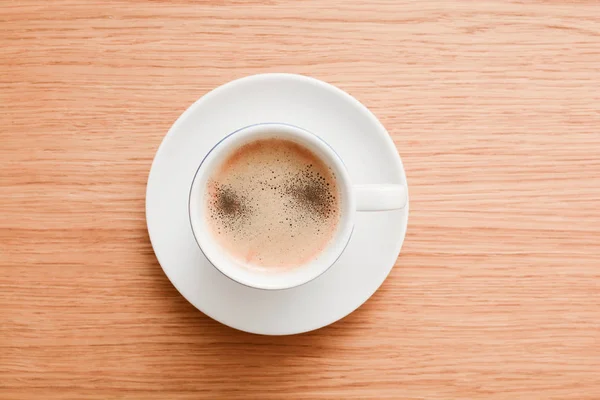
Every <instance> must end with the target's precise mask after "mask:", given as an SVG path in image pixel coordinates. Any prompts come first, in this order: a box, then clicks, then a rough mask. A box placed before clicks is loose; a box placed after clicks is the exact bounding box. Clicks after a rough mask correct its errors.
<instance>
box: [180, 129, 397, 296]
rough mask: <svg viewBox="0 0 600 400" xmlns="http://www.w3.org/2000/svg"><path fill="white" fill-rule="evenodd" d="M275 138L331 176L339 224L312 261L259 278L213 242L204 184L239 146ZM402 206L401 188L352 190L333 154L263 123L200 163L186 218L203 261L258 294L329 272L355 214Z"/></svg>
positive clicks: (309, 137)
mask: <svg viewBox="0 0 600 400" xmlns="http://www.w3.org/2000/svg"><path fill="white" fill-rule="evenodd" d="M267 138H278V139H285V140H290V141H293V142H296V143H298V144H301V145H303V146H304V147H306V148H308V149H310V150H311V151H312V152H313V153H314V154H315V155H317V156H318V157H319V158H321V160H322V161H323V162H325V164H327V165H328V166H329V167H330V168H331V169H332V171H333V173H334V174H335V177H336V180H337V184H338V187H339V190H340V221H339V224H338V226H337V231H336V233H335V234H334V236H333V238H332V239H331V241H330V243H329V245H328V246H327V247H326V248H325V249H324V250H323V251H322V252H321V253H320V254H319V255H318V256H317V258H315V259H314V260H312V261H310V262H308V263H307V264H305V265H302V266H300V267H297V268H293V269H287V270H282V271H277V272H262V271H260V270H257V269H256V268H252V267H249V266H247V265H244V262H243V261H241V260H238V259H236V258H234V257H233V256H231V255H229V254H228V253H227V252H226V251H225V250H224V249H223V248H222V247H221V246H220V245H219V244H218V243H217V241H216V240H215V238H214V237H213V234H212V233H211V231H210V229H209V228H208V224H207V222H206V221H207V220H206V215H205V207H204V205H205V202H206V196H207V186H208V185H207V183H208V179H209V178H210V177H211V176H212V173H213V172H214V170H215V169H216V168H218V167H219V166H220V165H221V163H222V162H223V161H224V160H225V158H227V157H228V156H229V155H230V154H232V153H233V152H234V151H235V150H236V149H238V148H240V147H241V146H243V145H245V144H247V143H250V142H254V141H256V140H259V139H267ZM406 201H407V191H406V187H404V186H402V185H391V184H390V185H353V184H352V181H351V179H350V176H349V174H348V171H347V170H346V167H345V166H344V163H343V162H342V160H341V158H340V157H339V156H338V155H337V153H336V152H335V151H334V150H333V149H332V148H331V147H330V146H329V145H328V144H327V143H326V142H325V141H323V139H321V138H320V137H319V136H317V135H315V134H313V133H311V132H309V131H307V130H304V129H302V128H299V127H296V126H292V125H288V124H283V123H262V124H256V125H250V126H247V127H244V128H241V129H239V130H237V131H235V132H233V133H231V134H229V135H228V136H226V137H225V138H223V139H222V140H221V141H220V142H218V143H217V144H216V145H215V146H214V147H213V148H212V149H211V150H210V151H209V153H208V154H207V155H206V157H205V158H204V160H203V161H202V162H201V164H200V166H199V167H198V170H197V171H196V175H195V176H194V180H193V182H192V186H191V188H190V197H189V203H188V205H189V214H190V222H191V225H192V231H193V233H194V237H195V238H196V242H197V243H198V245H199V246H200V249H201V250H202V252H203V253H204V255H205V256H206V258H207V259H208V260H209V261H210V262H211V263H212V264H213V265H214V266H215V268H217V269H218V270H219V271H220V272H222V273H223V274H224V275H225V276H227V277H229V278H231V279H233V280H234V281H237V282H239V283H241V284H243V285H246V286H250V287H254V288H258V289H271V290H275V289H289V288H292V287H295V286H299V285H302V284H304V283H307V282H309V281H311V280H313V279H315V278H316V277H318V276H319V275H321V274H322V273H324V272H325V271H327V269H329V267H331V266H332V265H333V264H334V263H335V261H336V260H337V259H338V258H339V257H340V256H341V255H342V253H343V252H344V249H345V248H346V245H347V244H348V242H349V241H350V236H351V235H352V230H353V228H354V220H355V216H356V212H357V211H385V210H394V209H400V208H403V207H404V206H405V205H406Z"/></svg>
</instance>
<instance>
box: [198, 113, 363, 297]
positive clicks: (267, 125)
mask: <svg viewBox="0 0 600 400" xmlns="http://www.w3.org/2000/svg"><path fill="white" fill-rule="evenodd" d="M277 128H280V129H282V131H283V132H285V133H286V135H284V138H285V136H288V137H289V136H296V137H302V138H304V139H306V138H309V140H310V141H312V143H313V144H315V145H316V146H317V147H319V149H320V150H322V152H323V153H325V154H326V155H327V159H325V157H324V156H323V155H322V154H318V155H317V156H318V157H319V158H321V159H323V160H324V161H325V162H326V163H327V164H328V165H330V166H332V165H333V166H334V167H335V173H336V179H338V181H339V182H341V183H342V185H341V186H342V188H344V189H345V190H344V193H343V197H344V200H343V202H344V206H342V210H341V216H340V223H339V225H338V232H336V234H335V236H334V238H332V239H331V240H332V241H331V242H330V243H329V244H328V245H327V248H334V247H335V248H336V250H335V251H334V252H332V253H331V255H330V256H329V257H328V259H327V260H326V261H327V262H322V265H321V266H320V268H313V269H314V271H315V272H314V273H312V274H309V275H307V276H308V278H305V279H296V280H295V281H293V282H292V283H290V284H264V283H261V282H259V280H258V279H256V280H255V281H252V280H251V279H247V278H242V277H240V275H239V274H238V275H237V276H236V275H235V274H234V273H232V270H234V269H238V270H239V269H241V268H244V267H242V266H234V267H232V268H230V267H229V266H227V267H225V268H224V266H223V265H221V262H220V261H216V260H215V258H216V257H215V254H214V252H215V251H217V249H215V247H218V245H215V244H213V245H212V248H211V247H209V246H210V245H208V246H207V243H204V244H205V246H206V247H203V240H202V238H203V237H207V236H210V234H209V233H207V234H202V235H201V234H199V231H200V230H202V229H204V230H205V231H207V229H206V228H205V227H204V226H202V225H203V224H204V222H203V221H202V220H201V218H199V217H198V213H199V211H193V210H194V209H195V210H198V209H199V207H195V208H192V202H193V198H194V197H198V196H195V195H194V194H195V193H196V192H197V191H198V190H200V191H201V192H200V193H202V194H204V191H203V190H202V188H200V189H197V186H198V185H199V182H200V181H201V179H199V178H200V172H201V170H202V168H203V166H206V163H207V162H208V161H210V162H212V163H218V160H216V161H215V160H211V157H215V151H216V150H217V148H218V147H219V145H221V144H222V143H223V142H224V141H226V140H228V139H231V138H232V137H233V136H234V135H239V134H241V133H244V136H239V137H238V138H236V139H238V140H236V141H235V142H233V143H232V144H230V145H228V148H229V149H232V148H233V149H235V148H236V147H237V146H239V145H241V144H240V142H241V141H242V140H243V138H247V137H248V136H252V135H253V134H255V135H260V134H261V133H263V132H267V131H268V130H274V129H277ZM236 145H237V146H236ZM220 153H221V154H217V156H218V155H222V154H223V153H227V148H225V149H224V150H222V151H221V152H220ZM207 172H210V170H209V171H207ZM204 175H207V174H204ZM194 189H197V190H196V191H195V190H194ZM340 192H342V190H340ZM203 199H204V196H200V197H199V198H197V199H196V200H200V201H201V200H203ZM198 203H199V202H198V201H195V202H194V204H196V205H197V204H198ZM355 210H356V204H355V198H354V193H353V190H352V182H351V180H350V176H349V173H348V171H347V169H346V166H345V165H344V162H343V160H342V158H341V157H340V156H339V155H338V154H337V153H336V151H335V150H334V149H333V148H332V147H331V146H330V145H329V143H327V142H326V141H324V140H323V139H322V138H321V137H320V136H318V135H317V134H315V133H313V132H311V131H309V130H307V129H305V128H302V127H299V126H296V125H292V124H288V123H282V122H261V123H256V124H251V125H247V126H244V127H242V128H239V129H236V130H235V131H233V132H231V133H229V134H227V135H225V136H224V137H223V138H222V139H221V140H219V141H218V142H217V143H216V144H215V145H214V146H213V147H212V148H211V149H210V150H209V151H208V152H207V153H206V154H205V156H204V157H203V159H202V161H201V162H200V164H199V165H198V168H197V169H196V172H195V173H194V176H193V179H192V182H191V184H190V189H189V195H188V218H189V221H190V227H191V230H192V235H193V237H194V240H195V242H196V244H197V245H198V248H199V249H200V251H201V252H202V254H204V256H205V257H206V259H207V260H208V261H209V262H210V264H211V265H212V266H213V267H214V268H215V269H216V270H217V271H219V272H220V273H221V274H223V275H224V276H226V277H227V278H228V279H231V280H232V281H234V282H237V283H239V284H242V285H244V286H247V287H250V288H254V289H260V290H285V289H291V288H295V287H298V286H302V285H305V284H307V283H309V282H311V281H313V280H315V279H316V278H318V277H319V276H321V275H322V274H324V273H325V272H326V271H327V270H329V269H330V268H331V267H332V266H333V265H334V264H335V263H336V262H337V260H338V259H339V258H340V257H341V255H342V254H343V252H344V250H345V249H346V247H347V246H348V243H349V242H350V238H351V236H352V234H353V232H354V222H355V221H354V220H355ZM197 217H198V218H197ZM207 250H208V251H207ZM213 250H214V251H213ZM321 254H323V252H322V253H321ZM313 261H314V260H313ZM232 263H233V262H232ZM304 267H305V266H301V267H299V268H304ZM299 268H294V270H296V269H299ZM274 274H278V273H274ZM257 276H258V273H257ZM264 276H266V274H263V277H264ZM272 276H273V275H272Z"/></svg>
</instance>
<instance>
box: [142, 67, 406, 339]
mask: <svg viewBox="0 0 600 400" xmlns="http://www.w3.org/2000/svg"><path fill="white" fill-rule="evenodd" d="M279 78H283V79H293V80H298V81H300V82H302V83H305V84H310V85H316V86H320V87H321V88H323V89H325V90H328V91H331V92H333V93H334V94H335V95H337V96H341V97H343V98H345V100H348V101H350V102H351V103H353V104H354V105H355V106H356V107H358V108H359V109H360V110H361V111H362V112H363V113H364V114H365V115H366V116H367V118H368V119H369V121H370V122H371V123H372V124H374V125H375V126H376V127H377V128H378V129H379V130H380V131H382V132H383V133H384V135H381V137H380V138H379V139H380V140H383V141H385V142H386V145H387V146H388V147H390V148H391V149H393V151H394V152H395V153H396V157H394V158H393V160H394V161H393V162H394V163H395V164H396V165H395V166H394V168H396V169H397V170H399V172H401V175H402V176H403V178H404V184H405V186H406V193H407V194H406V196H407V200H406V206H405V208H404V217H403V218H402V219H403V227H402V228H403V229H402V232H403V233H402V234H401V237H399V244H398V254H397V255H396V260H395V261H394V264H392V266H391V267H390V268H389V269H388V271H387V273H386V274H385V277H384V278H383V280H382V281H381V282H380V283H379V284H378V285H377V286H376V287H374V288H373V290H371V291H370V293H369V294H368V296H366V297H365V298H364V299H363V300H362V301H361V302H360V303H359V304H358V305H357V306H356V307H354V308H352V309H351V310H350V311H348V312H347V313H345V314H343V315H340V316H336V317H335V318H334V319H333V320H331V321H330V322H328V323H325V324H321V323H317V324H313V325H310V326H309V324H306V325H307V327H305V328H304V329H302V330H297V329H296V330H285V329H282V330H281V331H278V332H265V331H257V330H252V329H248V328H244V327H241V326H238V325H237V324H234V323H231V321H228V322H224V321H223V319H221V318H219V317H217V316H215V315H214V314H213V313H211V312H208V311H206V310H205V309H204V308H203V307H200V306H199V305H197V304H196V303H195V302H193V301H191V299H190V298H189V297H188V296H186V295H185V294H184V293H185V291H184V290H182V289H181V288H180V287H179V286H178V284H177V283H176V279H174V277H172V276H171V275H170V273H169V271H168V269H167V268H165V267H164V266H163V262H162V261H161V255H160V254H159V253H160V250H158V248H157V247H158V246H157V244H156V243H155V240H156V239H155V240H153V238H152V237H153V235H152V228H151V226H150V225H151V224H150V218H149V214H150V206H149V201H148V199H149V192H150V185H151V181H152V171H153V170H154V169H155V168H156V166H157V164H158V160H159V158H161V157H160V156H161V153H163V152H164V151H165V150H164V149H165V148H166V147H167V146H168V144H169V142H170V141H171V140H172V139H173V136H174V135H175V133H176V132H177V130H178V129H179V128H180V125H182V124H183V123H184V122H185V120H186V119H188V118H189V117H190V116H191V115H192V114H193V113H194V112H195V111H196V110H197V109H198V108H200V107H202V106H203V104H204V103H207V102H209V101H210V100H211V99H212V98H213V97H216V96H218V95H219V94H220V93H221V92H223V91H225V90H233V91H235V90H236V87H237V86H239V85H241V84H245V83H248V82H249V81H261V80H265V81H267V80H270V79H279ZM280 123H287V122H280ZM225 136H226V135H225ZM222 139H223V138H221V139H219V140H222ZM203 157H204V156H203ZM409 200H410V196H409V187H408V179H407V177H406V171H405V169H404V165H403V163H402V159H401V157H400V155H399V153H398V150H397V148H396V145H395V144H394V141H393V140H392V138H391V136H390V135H389V133H388V132H387V130H386V129H385V127H384V126H383V124H382V123H381V122H380V121H379V119H377V117H376V116H375V115H374V114H373V113H372V112H371V111H370V110H369V109H368V108H367V107H366V106H365V105H364V104H362V103H361V102H360V101H358V100H357V99H356V98H355V97H353V96H352V95H350V94H349V93H347V92H345V91H343V90H342V89H340V88H338V87H336V86H334V85H332V84H330V83H327V82H324V81H321V80H319V79H316V78H313V77H310V76H305V75H299V74H292V73H281V72H278V73H260V74H255V75H249V76H244V77H241V78H238V79H235V80H232V81H229V82H226V83H224V84H222V85H220V86H218V87H216V88H215V89H213V90H211V91H209V92H207V93H205V94H204V95H203V96H201V97H200V98H199V99H198V100H196V101H195V102H194V103H192V104H191V105H190V106H189V107H188V108H187V109H186V110H185V111H184V112H183V113H182V114H181V115H180V116H179V117H178V118H177V119H176V120H175V122H174V123H173V124H172V125H171V127H170V128H169V130H168V131H167V133H166V135H165V136H164V137H163V139H162V141H161V143H160V145H159V146H158V148H157V150H156V153H155V155H154V158H153V160H152V164H151V167H150V170H149V173H148V179H147V183H146V198H145V217H146V226H147V229H148V236H149V239H150V243H151V245H152V249H153V251H154V254H155V256H156V258H157V261H158V263H159V265H160V266H161V269H162V270H163V272H164V273H165V275H166V276H167V278H168V279H169V281H170V282H171V284H172V285H173V286H174V287H175V289H176V290H177V291H178V292H179V294H180V295H181V296H183V297H184V298H185V299H186V300H187V301H188V302H189V303H190V304H192V305H193V306H194V307H195V308H197V309H198V310H199V311H201V312H202V313H204V314H206V315H207V316H208V317H210V318H211V319H214V320H215V321H217V322H219V323H221V324H223V325H225V326H229V327H231V328H234V329H237V330H240V331H243V332H248V333H252V334H258V335H265V336H284V335H294V334H301V333H306V332H310V331H313V330H317V329H320V328H322V327H325V326H328V325H331V324H333V323H335V322H337V321H340V320H342V319H344V318H345V317H347V316H348V315H350V314H351V313H353V312H354V311H356V310H357V309H358V308H360V307H361V306H362V305H364V303H366V302H367V301H368V300H369V299H370V298H371V297H372V296H373V294H374V293H375V292H376V291H377V290H379V288H380V287H381V286H382V285H383V283H384V282H385V281H386V279H387V278H388V277H389V274H390V273H391V271H392V269H393V268H394V267H395V266H396V263H397V260H398V257H399V255H400V254H401V252H402V247H403V246H404V241H405V238H406V232H407V228H408V219H409V215H410V212H409V205H410V201H409ZM353 229H354V228H353ZM349 243H350V241H348V243H347V246H348V245H349ZM201 252H202V251H201ZM163 261H164V260H163ZM208 262H209V264H211V267H212V268H214V269H216V270H217V271H219V269H218V268H216V267H215V266H214V265H212V263H210V261H208ZM219 272H220V271H219ZM323 275H324V274H322V275H319V276H318V277H316V278H315V279H314V280H319V279H324V278H323ZM227 278H228V279H230V278H229V277H227ZM234 282H235V281H234ZM235 284H239V283H238V282H235ZM301 286H303V285H301ZM293 289H294V288H292V289H282V290H281V291H284V290H293Z"/></svg>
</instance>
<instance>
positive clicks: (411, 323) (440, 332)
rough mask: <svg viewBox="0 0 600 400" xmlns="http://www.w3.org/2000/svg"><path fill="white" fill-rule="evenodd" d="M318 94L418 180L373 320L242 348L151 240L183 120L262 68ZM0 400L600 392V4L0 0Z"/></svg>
mask: <svg viewBox="0 0 600 400" xmlns="http://www.w3.org/2000/svg"><path fill="white" fill-rule="evenodd" d="M274 71H277V72H294V73H301V74H307V75H311V76H314V77H316V78H319V79H323V80H326V81H329V82H331V83H333V84H335V85H338V86H339V87H341V88H342V89H344V90H346V91H348V92H349V93H351V94H352V95H354V96H355V97H357V98H358V99H359V100H360V101H361V102H363V103H364V104H365V105H367V106H368V107H369V108H370V109H371V110H372V111H373V112H374V113H375V114H376V115H377V116H378V117H379V119H380V120H381V121H382V123H383V124H384V125H385V126H386V127H387V129H388V130H389V132H390V134H391V135H392V136H393V139H394V141H395V143H396V146H397V147H398V151H399V153H400V154H401V156H402V158H403V161H404V165H405V168H406V172H407V176H408V181H409V185H410V193H411V215H410V219H409V228H408V234H407V236H406V240H405V243H404V248H403V251H402V254H401V256H400V258H399V260H398V262H397V264H396V267H395V268H394V270H393V271H392V273H391V275H390V276H389V278H388V279H387V281H386V282H385V283H384V284H383V286H382V287H381V289H380V290H379V291H378V292H377V293H376V294H375V295H374V296H373V297H372V298H371V300H369V301H368V302H367V303H366V304H365V305H364V306H363V307H362V308H360V309H359V310H357V311H356V312H355V313H353V314H352V315H350V316H348V317H347V318H345V319H344V320H342V321H339V322H337V323H335V324H333V325H332V326H329V327H326V328H323V329H321V330H318V331H316V332H312V333H308V334H304V335H297V336H290V337H263V336H256V335H250V334H246V333H242V332H238V331H235V330H233V329H230V328H227V327H225V326H222V325H220V324H218V323H216V322H214V321H212V320H211V319H210V318H208V317H207V316H205V315H203V314H202V313H201V312H199V311H197V310H196V309H195V308H194V307H193V306H191V305H190V304H188V303H187V302H186V301H185V300H184V299H183V298H182V297H181V296H180V295H179V294H178V292H177V291H176V290H175V289H174V288H173V286H172V285H171V283H170V282H169V281H168V280H167V278H166V277H165V275H164V274H163V272H162V270H161V268H160V266H159V265H158V263H157V261H156V259H155V257H154V254H153V252H152V248H151V246H150V242H149V240H148V235H147V231H146V224H145V219H144V194H145V187H146V179H147V176H148V171H149V169H150V163H151V161H152V158H153V156H154V152H155V151H156V149H157V147H158V145H159V144H160V142H161V140H162V138H163V136H164V135H165V133H166V132H167V130H168V129H169V127H170V125H171V124H172V123H173V122H174V120H175V119H176V118H177V117H178V115H179V114H180V113H181V112H182V111H183V110H184V109H185V108H186V107H187V106H188V105H190V104H191V103H192V102H193V101H194V100H196V99H197V98H198V97H200V96H202V95H203V94H204V93H206V92H207V91H209V90H210V89H212V88H214V87H216V86H218V85H220V84H223V83H225V82H227V81H229V80H231V79H234V78H239V77H242V76H245V75H249V74H254V73H259V72H274ZM0 117H1V120H0V122H1V123H0V140H1V142H0V398H1V399H21V398H23V399H24V398H39V399H63V398H72V399H109V398H131V399H199V398H207V399H245V398H256V399H280V398H281V399H363V398H370V399H459V398H460V399H577V400H582V399H599V398H600V3H599V2H597V1H596V0H590V1H567V0H563V1H561V0H552V1H551V0H547V1H527V2H520V1H514V2H511V1H500V0H487V1H481V2H454V1H450V0H448V1H442V0H438V1H397V0H390V1H384V0H376V1H363V0H343V1H342V0H335V1H322V0H305V1H301V2H300V1H279V0H272V1H258V0H204V1H195V2H191V1H190V2H186V1H183V0H181V1H174V2H170V1H109V2H107V1H103V2H100V1H84V0H53V1H50V2H46V1H41V0H39V1H8V0H6V1H3V2H2V3H1V4H0Z"/></svg>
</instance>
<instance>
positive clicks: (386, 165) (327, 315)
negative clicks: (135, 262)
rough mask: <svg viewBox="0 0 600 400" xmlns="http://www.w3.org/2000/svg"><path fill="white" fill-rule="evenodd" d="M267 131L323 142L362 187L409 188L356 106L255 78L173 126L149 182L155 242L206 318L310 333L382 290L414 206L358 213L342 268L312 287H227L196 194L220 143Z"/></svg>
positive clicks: (319, 90) (205, 100)
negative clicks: (196, 225)
mask: <svg viewBox="0 0 600 400" xmlns="http://www.w3.org/2000/svg"><path fill="white" fill-rule="evenodd" d="M261 122H283V123H288V124H293V125H296V126H300V127H303V128H305V129H307V130H309V131H311V132H313V133H315V134H317V135H319V136H321V137H322V138H323V139H324V140H325V141H326V142H328V143H329V144H330V145H331V146H332V147H333V148H334V149H335V151H336V152H337V153H338V154H339V155H340V157H341V158H342V160H344V163H345V164H346V166H347V168H348V171H349V173H350V177H351V178H352V181H353V183H354V184H367V183H399V184H404V185H406V176H405V174H404V169H403V167H402V163H401V161H400V157H399V156H398V153H397V151H396V147H395V146H394V143H393V142H392V140H391V138H390V137H389V136H388V133H387V132H386V130H385V128H384V127H383V126H382V125H381V123H380V122H379V121H378V120H377V118H375V116H374V115H373V114H372V113H371V112H370V111H369V110H367V108H366V107H365V106H363V105H362V104H360V103H359V102H358V101H357V100H356V99H354V98H353V97H351V96H350V95H348V94H347V93H345V92H343V91H341V90H340V89H337V88H336V87H334V86H331V85H329V84H327V83H324V82H321V81H319V80H316V79H313V78H308V77H305V76H301V75H291V74H263V75H254V76H249V77H246V78H242V79H239V80H236V81H233V82H229V83H227V84H225V85H223V86H221V87H219V88H217V89H215V90H213V91H212V92H210V93H208V94H206V95H205V96H203V97H202V98H201V99H200V100H198V101H196V102H195V103H194V104H193V105H192V106H191V107H190V108H188V109H187V110H186V111H185V112H184V113H183V114H182V115H181V116H180V117H179V119H177V121H176V122H175V123H174V124H173V126H172V127H171V129H170V130H169V132H168V133H167V136H166V137H165V139H164V140H163V142H162V144H161V145H160V147H159V149H158V151H157V153H156V157H155V158H154V162H153V163H152V168H151V170H150V176H149V177H148V188H147V192H146V219H147V223H148V232H149V234H150V240H151V241H152V246H153V248H154V252H155V253H156V257H157V258H158V261H159V262H160V265H161V266H162V268H163V270H164V271H165V274H166V275H167V277H168V278H169V279H170V280H171V282H172V283H173V285H174V286H175V287H176V288H177V290H179V292H180V293H181V294H182V295H183V296H184V297H185V298H186V299H187V300H188V301H189V302H190V303H192V304H193V305H194V306H196V308H198V309H199V310H200V311H202V312H203V313H205V314H207V315H208V316H210V317H212V318H213V319H215V320H217V321H219V322H221V323H223V324H225V325H228V326H231V327H233V328H236V329H239V330H243V331H247V332H252V333H258V334H265V335H286V334H294V333H301V332H306V331H310V330H313V329H318V328H321V327H323V326H325V325H328V324H331V323H332V322H335V321H337V320H339V319H341V318H343V317H344V316H346V315H348V314H349V313H351V312H352V311H354V310H355V309H357V308H358V307H359V306H360V305H361V304H362V303H364V302H365V301H366V300H367V299H368V298H369V297H371V295H372V294H373V293H374V292H375V291H376V290H377V288H378V287H379V286H380V285H381V284H382V283H383V281H384V280H385V278H386V277H387V275H388V274H389V272H390V270H391V269H392V267H393V266H394V263H395V261H396V258H397V257H398V254H399V253H400V248H401V247H402V242H403V241H404V235H405V233H406V225H407V221H408V204H407V206H406V208H404V209H402V210H397V211H386V212H372V213H359V214H358V215H357V218H356V224H355V228H354V234H353V236H352V238H351V239H350V243H349V245H348V247H347V248H346V250H345V251H344V253H343V254H342V256H341V257H340V259H339V260H338V261H337V262H336V263H335V264H334V265H333V266H332V267H331V268H330V269H329V270H328V271H327V272H325V273H324V274H323V275H321V276H320V277H319V278H317V279H315V280H313V281H311V282H309V283H307V284H305V285H302V286H299V287H296V288H293V289H287V290H277V291H266V290H259V289H252V288H249V287H246V286H243V285H240V284H238V283H236V282H234V281H232V280H230V279H228V278H226V277H225V276H224V275H222V274H221V273H220V272H218V271H217V270H216V269H215V268H214V267H213V266H212V265H211V264H210V263H209V262H208V260H207V259H206V258H205V257H204V255H203V254H202V252H201V251H200V249H199V248H198V245H197V244H196V241H195V240H194V237H193V236H192V229H191V226H190V220H189V217H188V204H187V202H188V195H189V190H190V185H191V183H192V179H193V177H194V173H195V172H196V169H197V168H198V165H199V164H200V162H201V161H202V159H203V157H204V155H205V154H206V153H207V152H208V151H209V150H210V149H211V148H212V147H213V146H214V145H215V144H216V143H217V142H218V141H219V140H220V139H222V138H223V137H224V136H225V135H227V134H228V133H231V132H233V131H235V130H236V129H239V128H241V127H244V126H247V125H252V124H256V123H261Z"/></svg>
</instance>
